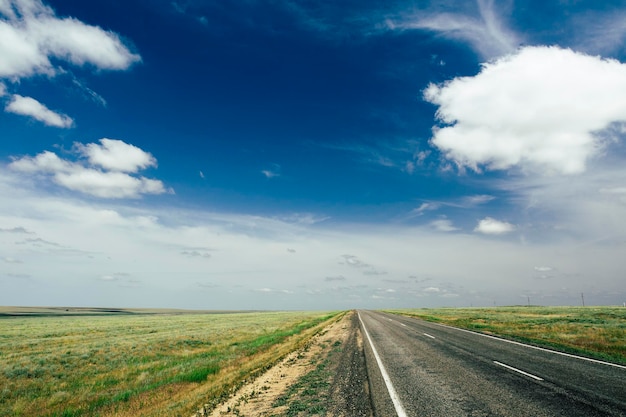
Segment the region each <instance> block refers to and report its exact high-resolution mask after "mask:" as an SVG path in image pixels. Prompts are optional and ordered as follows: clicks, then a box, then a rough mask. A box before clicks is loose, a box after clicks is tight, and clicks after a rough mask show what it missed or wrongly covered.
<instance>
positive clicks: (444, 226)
mask: <svg viewBox="0 0 626 417" xmlns="http://www.w3.org/2000/svg"><path fill="white" fill-rule="evenodd" d="M430 225H431V226H432V227H433V228H434V229H435V230H438V231H440V232H454V231H455V230H459V229H458V228H456V227H454V225H453V224H452V221H451V220H450V219H446V218H442V219H438V220H434V221H432V222H430Z"/></svg>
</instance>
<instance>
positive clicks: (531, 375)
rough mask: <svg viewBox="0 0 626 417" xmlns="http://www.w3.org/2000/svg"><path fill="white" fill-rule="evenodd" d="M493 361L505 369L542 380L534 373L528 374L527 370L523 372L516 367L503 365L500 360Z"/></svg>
mask: <svg viewBox="0 0 626 417" xmlns="http://www.w3.org/2000/svg"><path fill="white" fill-rule="evenodd" d="M493 363H495V364H496V365H500V366H504V367H505V368H506V369H510V370H511V371H515V372H519V373H520V374H522V375H526V376H528V377H531V378H532V379H536V380H537V381H543V378H539V377H538V376H536V375H533V374H529V373H528V372H524V371H522V370H521V369H517V368H513V367H512V366H509V365H505V364H503V363H502V362H498V361H493Z"/></svg>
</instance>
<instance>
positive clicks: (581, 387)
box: [358, 311, 626, 417]
mask: <svg viewBox="0 0 626 417" xmlns="http://www.w3.org/2000/svg"><path fill="white" fill-rule="evenodd" d="M358 316H359V319H360V324H361V331H362V333H363V346H364V349H365V356H366V362H367V372H368V377H369V380H370V387H371V396H372V403H373V406H374V410H375V414H376V416H379V417H386V416H398V417H405V416H406V417H417V416H419V417H435V416H446V417H449V416H454V417H456V416H504V417H508V416H520V417H521V416H523V417H529V416H532V417H544V416H545V417H554V416H567V417H570V416H574V417H576V416H580V417H594V416H626V367H624V366H621V365H614V364H608V363H603V362H601V361H590V360H585V359H584V358H579V357H576V356H574V355H563V354H555V353H554V352H552V351H549V350H546V349H537V348H534V347H532V346H528V345H524V344H522V343H511V342H509V341H505V340H502V339H498V338H495V337H485V335H480V334H477V333H474V332H470V331H466V330H461V329H455V328H452V327H448V326H442V325H438V324H435V323H428V322H425V321H421V320H418V319H413V318H407V317H401V316H396V315H392V314H385V313H380V312H373V311H359V312H358Z"/></svg>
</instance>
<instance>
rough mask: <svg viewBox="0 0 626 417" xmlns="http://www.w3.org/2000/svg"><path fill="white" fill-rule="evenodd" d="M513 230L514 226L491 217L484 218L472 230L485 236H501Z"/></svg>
mask: <svg viewBox="0 0 626 417" xmlns="http://www.w3.org/2000/svg"><path fill="white" fill-rule="evenodd" d="M513 230H515V225H513V224H511V223H507V222H502V221H499V220H496V219H493V218H491V217H485V218H484V219H482V220H480V221H479V222H478V225H477V226H476V228H475V229H474V231H475V232H479V233H483V234H486V235H502V234H505V233H509V232H512V231H513Z"/></svg>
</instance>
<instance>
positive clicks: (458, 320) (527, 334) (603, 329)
mask: <svg viewBox="0 0 626 417" xmlns="http://www.w3.org/2000/svg"><path fill="white" fill-rule="evenodd" d="M388 312H390V313H396V314H403V315H407V316H413V317H419V318H421V319H424V320H427V321H432V322H437V323H442V324H447V325H450V326H454V327H460V328H463V329H469V330H475V331H478V332H482V333H488V334H494V335H499V336H504V337H506V338H509V339H515V340H519V341H523V342H528V343H531V344H535V345H540V346H545V347H549V348H555V349H558V350H562V351H566V352H570V353H576V354H582V355H586V356H590V357H593V358H598V359H603V360H608V361H612V362H617V363H622V364H626V308H624V307H494V308H441V309H416V310H389V311H388Z"/></svg>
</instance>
